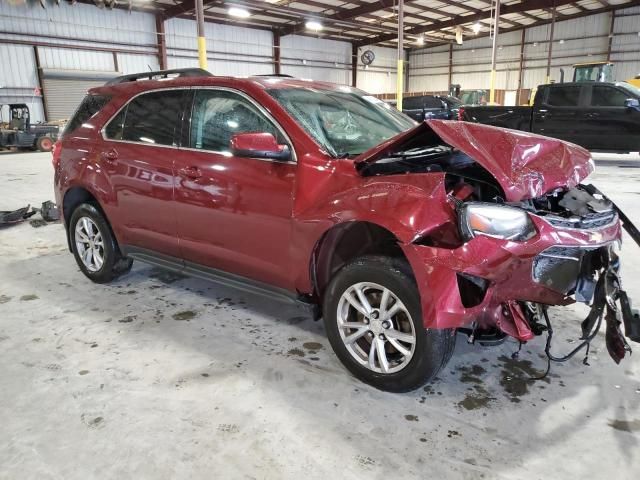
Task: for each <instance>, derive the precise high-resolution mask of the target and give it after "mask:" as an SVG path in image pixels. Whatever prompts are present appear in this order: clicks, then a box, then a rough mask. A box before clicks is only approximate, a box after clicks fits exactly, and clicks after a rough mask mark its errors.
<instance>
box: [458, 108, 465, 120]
mask: <svg viewBox="0 0 640 480" xmlns="http://www.w3.org/2000/svg"><path fill="white" fill-rule="evenodd" d="M458 120H461V121H462V120H464V107H460V108H459V109H458Z"/></svg>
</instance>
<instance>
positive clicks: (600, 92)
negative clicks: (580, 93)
mask: <svg viewBox="0 0 640 480" xmlns="http://www.w3.org/2000/svg"><path fill="white" fill-rule="evenodd" d="M627 98H628V97H627V94H625V93H624V92H623V91H622V90H618V89H617V88H612V87H607V86H604V85H594V86H593V90H592V91H591V106H593V107H624V102H625V100H626V99H627Z"/></svg>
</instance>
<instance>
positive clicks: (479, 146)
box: [355, 120, 594, 202]
mask: <svg viewBox="0 0 640 480" xmlns="http://www.w3.org/2000/svg"><path fill="white" fill-rule="evenodd" d="M429 130H431V131H433V132H435V133H436V134H437V135H438V136H439V137H440V138H441V139H442V140H443V141H444V142H445V143H447V144H449V145H451V146H452V147H454V148H457V149H458V150H460V151H462V152H463V153H465V154H467V155H468V156H469V157H471V158H472V159H473V160H475V161H476V162H477V163H478V164H480V165H481V166H482V167H484V168H485V169H486V170H488V171H489V172H490V173H491V174H492V175H493V176H494V177H495V179H496V180H497V181H498V183H499V184H500V186H501V187H502V189H503V190H504V192H505V196H506V200H507V201H510V202H512V201H519V200H524V199H527V198H536V197H540V196H542V195H544V194H545V193H548V192H550V191H552V190H554V189H556V188H559V187H567V188H572V187H574V186H576V185H577V184H579V183H580V182H581V181H582V180H583V179H584V178H586V177H587V176H589V174H591V172H593V170H594V163H593V160H592V159H591V154H590V153H589V152H588V151H587V150H585V149H584V148H582V147H579V146H578V145H574V144H572V143H568V142H564V141H562V140H558V139H555V138H549V137H543V136H541V135H535V134H532V133H527V132H520V131H517V130H508V129H506V128H498V127H492V126H489V125H482V124H479V123H469V122H459V121H452V120H427V121H425V122H423V123H421V124H420V125H418V126H416V127H415V128H413V129H411V130H408V131H406V132H403V133H401V134H399V135H396V136H395V137H393V138H391V139H389V140H387V141H386V142H384V143H382V144H380V145H378V146H376V147H374V148H372V149H370V150H367V151H366V152H364V153H362V154H361V155H358V156H357V157H356V158H355V162H356V164H361V163H370V162H374V161H375V160H377V159H379V158H383V157H385V156H387V155H389V154H391V153H393V152H396V151H398V148H399V147H401V146H402V145H404V144H406V143H407V142H408V141H409V140H414V139H415V137H416V136H418V135H424V134H425V133H430V132H429Z"/></svg>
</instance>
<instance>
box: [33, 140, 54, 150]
mask: <svg viewBox="0 0 640 480" xmlns="http://www.w3.org/2000/svg"><path fill="white" fill-rule="evenodd" d="M52 149H53V139H52V138H51V137H46V136H45V137H40V138H38V139H37V140H36V150H38V151H39V152H50V151H51V150H52Z"/></svg>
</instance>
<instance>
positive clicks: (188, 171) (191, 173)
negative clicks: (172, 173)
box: [178, 167, 202, 180]
mask: <svg viewBox="0 0 640 480" xmlns="http://www.w3.org/2000/svg"><path fill="white" fill-rule="evenodd" d="M178 174H179V175H180V176H181V177H184V178H188V179H190V180H196V179H198V178H200V177H202V171H201V170H200V169H199V168H198V167H183V168H180V169H179V170H178Z"/></svg>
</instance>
